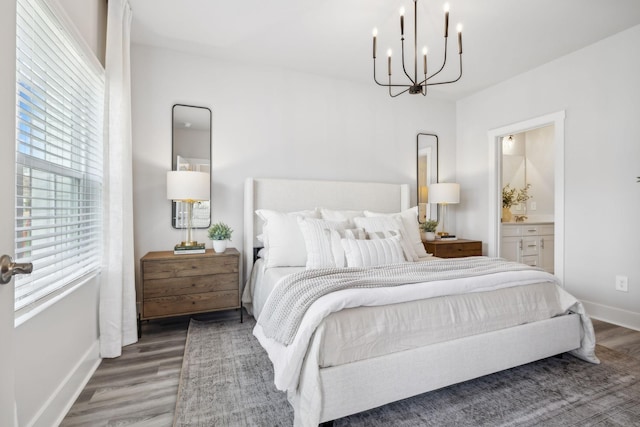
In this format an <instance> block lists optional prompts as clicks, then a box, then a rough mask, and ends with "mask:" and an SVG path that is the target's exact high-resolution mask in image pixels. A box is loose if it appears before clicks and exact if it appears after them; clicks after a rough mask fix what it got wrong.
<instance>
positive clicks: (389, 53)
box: [387, 49, 391, 75]
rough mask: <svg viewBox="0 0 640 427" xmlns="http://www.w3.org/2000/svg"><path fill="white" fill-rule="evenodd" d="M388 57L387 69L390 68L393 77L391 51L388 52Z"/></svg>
mask: <svg viewBox="0 0 640 427" xmlns="http://www.w3.org/2000/svg"><path fill="white" fill-rule="evenodd" d="M387 55H388V58H387V67H388V69H389V75H391V49H389V50H388V51H387Z"/></svg>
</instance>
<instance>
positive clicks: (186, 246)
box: [175, 241, 204, 249]
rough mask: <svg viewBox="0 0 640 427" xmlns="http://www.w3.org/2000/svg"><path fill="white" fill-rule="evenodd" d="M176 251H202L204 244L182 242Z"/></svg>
mask: <svg viewBox="0 0 640 427" xmlns="http://www.w3.org/2000/svg"><path fill="white" fill-rule="evenodd" d="M175 248H176V249H202V248H204V243H198V242H196V241H192V242H180V243H178V244H177V245H176V246H175Z"/></svg>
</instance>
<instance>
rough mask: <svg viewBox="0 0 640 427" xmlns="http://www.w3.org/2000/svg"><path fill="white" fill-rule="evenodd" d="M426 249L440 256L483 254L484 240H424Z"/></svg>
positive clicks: (452, 256)
mask: <svg viewBox="0 0 640 427" xmlns="http://www.w3.org/2000/svg"><path fill="white" fill-rule="evenodd" d="M424 247H425V249H426V251H427V252H428V253H430V254H433V256H437V257H439V258H460V257H468V256H481V255H482V242H481V241H478V240H463V239H459V240H445V241H443V240H435V241H432V242H424Z"/></svg>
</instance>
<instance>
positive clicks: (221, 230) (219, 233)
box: [208, 222, 233, 253]
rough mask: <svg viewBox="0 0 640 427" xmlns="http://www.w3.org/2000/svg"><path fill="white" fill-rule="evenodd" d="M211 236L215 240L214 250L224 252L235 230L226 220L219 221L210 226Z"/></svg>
mask: <svg viewBox="0 0 640 427" xmlns="http://www.w3.org/2000/svg"><path fill="white" fill-rule="evenodd" d="M208 233H209V238H210V239H211V241H212V242H213V250H214V251H215V252H216V253H222V252H224V251H225V250H226V249H227V243H228V242H229V240H231V234H232V233H233V230H232V229H231V227H229V226H228V225H227V224H225V223H224V222H218V223H215V224H213V225H212V226H211V227H209V231H208Z"/></svg>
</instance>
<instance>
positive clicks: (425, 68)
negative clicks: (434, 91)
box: [422, 46, 427, 74]
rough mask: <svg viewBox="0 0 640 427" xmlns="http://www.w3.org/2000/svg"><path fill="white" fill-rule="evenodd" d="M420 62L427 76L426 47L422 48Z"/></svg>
mask: <svg viewBox="0 0 640 427" xmlns="http://www.w3.org/2000/svg"><path fill="white" fill-rule="evenodd" d="M422 62H423V65H424V73H425V74H427V47H426V46H425V47H423V48H422Z"/></svg>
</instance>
